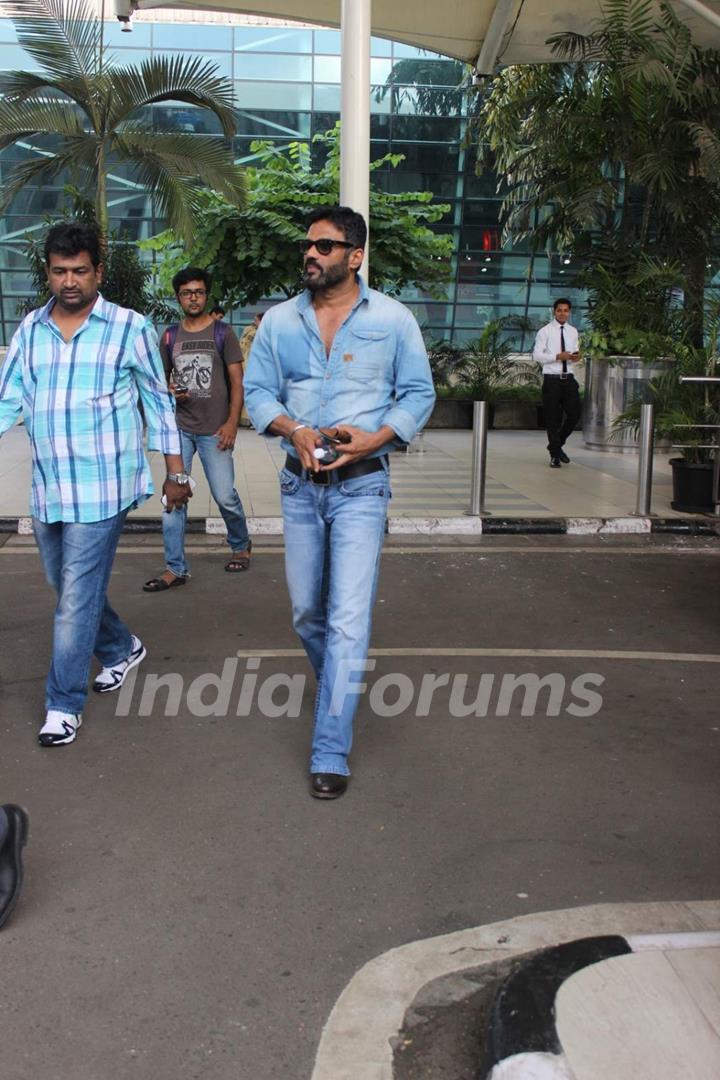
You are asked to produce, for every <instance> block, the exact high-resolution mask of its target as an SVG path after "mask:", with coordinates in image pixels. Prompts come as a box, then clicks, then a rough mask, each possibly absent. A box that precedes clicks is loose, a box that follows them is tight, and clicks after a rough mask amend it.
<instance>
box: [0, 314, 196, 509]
mask: <svg viewBox="0 0 720 1080" xmlns="http://www.w3.org/2000/svg"><path fill="white" fill-rule="evenodd" d="M54 302H55V301H54V300H51V301H50V302H49V303H48V304H46V306H45V307H43V308H39V309H38V310H37V311H33V312H31V314H30V315H28V316H27V317H26V318H25V319H23V321H22V323H21V324H20V326H19V327H18V329H17V331H16V332H15V334H14V335H13V339H12V341H11V342H10V347H9V349H8V354H7V357H6V359H5V363H4V365H3V367H2V369H1V370H0V435H2V434H3V432H5V431H7V429H8V428H10V427H12V425H13V424H14V423H15V421H16V420H17V419H18V417H19V416H20V414H21V413H22V415H23V418H24V420H25V427H26V429H27V433H28V435H29V437H30V442H31V446H32V461H33V479H32V495H31V501H30V510H31V513H32V514H33V516H34V517H37V518H39V519H40V521H43V522H45V523H47V524H52V522H55V521H66V522H87V521H104V520H106V519H107V518H110V517H114V516H115V515H116V514H119V513H120V512H121V511H122V510H124V509H126V507H128V506H132V505H134V504H135V503H138V502H142V501H143V500H144V499H147V498H149V497H150V495H152V494H153V490H154V489H153V484H152V478H151V476H150V469H149V467H148V463H147V459H146V457H145V453H144V450H143V425H142V419H141V416H140V413H139V411H138V398H139V399H140V401H141V402H142V406H143V410H144V413H145V423H146V425H147V446H148V449H149V450H160V451H161V452H162V453H163V454H179V453H180V437H179V435H178V431H177V427H176V425H175V411H174V403H173V399H172V396H171V395H170V393H169V391H168V388H167V382H166V379H165V375H164V372H163V366H162V361H161V359H160V352H159V349H158V341H157V335H156V333H155V330H154V329H153V327H152V325H151V323H150V322H149V321H148V320H147V319H146V318H145V317H144V316H143V315H139V314H138V313H137V312H136V311H129V310H127V309H126V308H121V307H118V306H117V305H116V304H111V303H109V302H108V301H107V300H105V299H103V297H102V296H100V295H98V298H97V301H96V303H95V306H94V307H93V309H92V311H91V312H90V314H89V316H88V318H87V319H86V321H85V322H84V323H83V325H82V326H81V327H80V328H79V329H78V330H77V331H76V332H75V334H74V335H73V337H72V338H71V340H70V341H68V342H65V341H64V340H63V337H62V335H61V333H60V331H59V329H58V327H57V326H56V324H55V323H54V322H53V320H52V319H51V317H50V313H51V311H52V307H53V304H54Z"/></svg>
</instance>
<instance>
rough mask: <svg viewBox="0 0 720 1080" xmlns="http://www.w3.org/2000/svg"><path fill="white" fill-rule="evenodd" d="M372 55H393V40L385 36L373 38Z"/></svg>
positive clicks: (371, 42) (371, 41)
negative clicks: (387, 39)
mask: <svg viewBox="0 0 720 1080" xmlns="http://www.w3.org/2000/svg"><path fill="white" fill-rule="evenodd" d="M370 55H371V56H391V55H392V42H391V41H386V39H385V38H377V37H374V38H371V39H370Z"/></svg>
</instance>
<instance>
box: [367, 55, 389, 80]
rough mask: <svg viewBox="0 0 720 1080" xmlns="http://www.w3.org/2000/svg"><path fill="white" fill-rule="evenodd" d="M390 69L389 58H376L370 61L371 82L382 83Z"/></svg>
mask: <svg viewBox="0 0 720 1080" xmlns="http://www.w3.org/2000/svg"><path fill="white" fill-rule="evenodd" d="M391 71H392V63H391V61H390V60H376V59H372V60H371V61H370V82H371V83H377V84H379V83H384V82H385V81H386V79H387V78H388V76H389V74H390V72H391Z"/></svg>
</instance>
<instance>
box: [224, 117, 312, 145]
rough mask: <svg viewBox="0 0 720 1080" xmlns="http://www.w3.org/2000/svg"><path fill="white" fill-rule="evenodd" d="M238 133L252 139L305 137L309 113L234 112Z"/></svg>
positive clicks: (307, 132) (308, 128) (308, 131)
mask: <svg viewBox="0 0 720 1080" xmlns="http://www.w3.org/2000/svg"><path fill="white" fill-rule="evenodd" d="M235 115H236V120H237V133H238V135H245V136H249V137H251V138H254V139H282V138H286V137H287V138H289V139H293V138H305V137H307V136H309V135H310V113H309V112H305V113H300V112H281V111H279V110H278V111H276V112H265V113H263V112H260V111H257V112H254V113H250V112H244V111H237V112H236V114H235Z"/></svg>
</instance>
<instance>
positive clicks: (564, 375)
mask: <svg viewBox="0 0 720 1080" xmlns="http://www.w3.org/2000/svg"><path fill="white" fill-rule="evenodd" d="M560 378H561V379H569V378H570V372H569V371H566V372H565V373H564V374H562V375H561V376H560Z"/></svg>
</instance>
